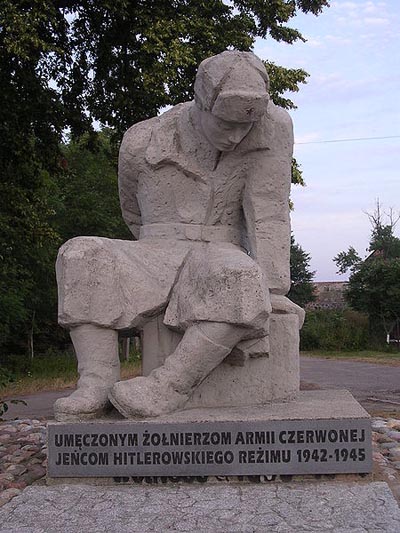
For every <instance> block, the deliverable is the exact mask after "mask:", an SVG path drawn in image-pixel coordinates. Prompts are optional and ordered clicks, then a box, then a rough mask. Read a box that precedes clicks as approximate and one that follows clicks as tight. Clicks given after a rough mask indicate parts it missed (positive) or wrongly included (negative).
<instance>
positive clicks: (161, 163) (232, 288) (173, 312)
mask: <svg viewBox="0 0 400 533" xmlns="http://www.w3.org/2000/svg"><path fill="white" fill-rule="evenodd" d="M268 89H269V79H268V75H267V73H266V70H265V68H264V65H263V63H262V62H261V60H260V59H258V58H257V57H256V56H255V55H254V54H252V53H251V52H238V51H226V52H223V53H222V54H219V55H217V56H214V57H210V58H208V59H206V60H205V61H203V62H202V63H201V65H200V67H199V69H198V73H197V76H196V81H195V86H194V92H195V99H194V101H192V102H186V103H183V104H179V105H177V106H175V107H173V108H172V109H170V110H169V111H167V112H165V113H164V114H162V115H160V116H158V117H155V118H152V119H150V120H146V121H144V122H140V123H138V124H135V125H134V126H132V127H131V128H130V129H129V130H128V131H127V133H126V134H125V136H124V138H123V141H122V145H121V149H120V159H119V190H120V200H121V206H122V212H123V216H124V219H125V221H126V222H127V224H128V226H129V227H130V229H131V231H132V233H133V235H134V236H135V237H136V239H137V240H136V241H124V240H116V239H105V238H99V237H77V238H74V239H71V240H70V241H68V242H67V243H65V244H64V245H63V246H62V248H61V249H60V252H59V256H58V260H57V279H58V286H59V323H60V324H61V325H62V326H63V327H66V328H68V329H69V331H70V334H71V338H72V342H73V344H74V348H75V351H76V355H77V359H78V369H79V374H80V379H79V382H78V388H77V390H76V391H75V392H73V393H72V394H71V395H70V396H69V397H68V398H61V399H59V400H57V402H56V404H55V414H56V418H57V419H58V420H64V421H68V420H70V421H73V420H81V419H87V418H94V417H97V416H100V415H101V414H102V413H103V412H104V411H105V410H106V409H107V408H108V407H109V406H110V402H111V403H112V404H113V405H114V406H115V407H116V408H117V409H118V410H119V411H120V412H121V413H122V414H123V415H124V416H125V417H155V416H159V415H161V414H165V413H169V412H172V411H175V410H178V409H182V408H184V407H185V404H186V403H187V402H188V400H189V398H190V397H191V395H192V394H193V392H194V390H195V389H196V388H197V387H198V386H199V385H200V384H201V383H202V381H203V380H205V378H206V377H207V376H208V375H209V374H210V373H211V372H212V371H213V370H214V369H215V368H216V367H217V366H218V365H220V364H221V363H222V362H223V361H224V360H225V359H226V358H227V357H228V356H229V354H230V353H231V352H232V350H234V349H236V348H237V347H239V348H240V346H241V344H243V343H246V342H247V344H248V345H250V346H252V345H255V344H257V342H258V340H260V342H261V341H262V342H264V344H265V345H267V343H268V335H269V317H270V314H271V312H272V311H274V312H276V313H281V314H285V313H286V314H293V313H294V314H297V315H298V316H299V321H298V322H299V325H300V326H301V323H302V320H303V318H304V313H303V311H302V310H301V309H300V308H299V307H297V306H296V305H295V304H293V303H292V302H291V301H290V300H288V299H287V298H286V296H285V295H286V294H287V292H288V290H289V287H290V273H289V253H290V222H289V190H290V177H291V158H292V148H293V133H292V124H291V120H290V117H289V115H288V114H287V112H286V111H284V110H283V109H281V108H279V107H277V106H275V105H274V104H273V103H272V102H271V101H270V98H269V94H268ZM160 315H161V316H162V317H163V323H164V324H165V326H167V327H168V328H170V329H171V330H174V331H178V332H180V333H181V334H182V338H181V340H180V342H179V343H178V345H177V346H176V349H175V350H174V351H173V352H172V353H171V354H170V355H169V356H168V357H167V358H166V359H165V361H164V363H163V364H162V365H161V366H159V367H158V368H155V369H154V370H153V371H152V372H150V374H149V375H148V376H146V377H144V376H142V377H136V378H133V379H129V380H126V381H120V373H119V372H120V370H119V366H120V365H119V356H118V335H119V334H121V333H126V332H132V331H133V332H138V331H140V330H142V329H143V327H144V325H145V324H146V323H148V321H149V320H152V319H154V317H156V316H160ZM249 341H251V342H250V343H249Z"/></svg>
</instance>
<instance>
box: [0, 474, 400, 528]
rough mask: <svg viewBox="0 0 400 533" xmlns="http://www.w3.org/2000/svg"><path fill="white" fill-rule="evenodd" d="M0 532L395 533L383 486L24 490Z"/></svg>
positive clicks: (2, 516)
mask: <svg viewBox="0 0 400 533" xmlns="http://www.w3.org/2000/svg"><path fill="white" fill-rule="evenodd" d="M0 524H2V525H1V526H0V532H1V533H6V532H7V533H20V532H21V531H26V532H27V533H53V532H54V533H56V532H57V533H58V532H59V531H63V532H64V533H74V532H77V533H78V532H79V533H81V532H89V531H96V532H107V533H108V531H114V532H116V533H118V532H128V531H129V532H148V531H149V532H150V531H153V532H165V531H183V532H193V531H196V532H209V531H221V532H226V531H229V532H246V533H250V532H261V531H276V532H278V531H279V532H298V531H315V532H317V531H318V532H320V531H332V532H335V533H349V532H352V533H353V532H356V533H362V532H371V531H374V532H378V531H382V532H386V533H397V532H398V531H399V529H400V510H399V508H398V506H397V504H396V502H395V500H394V499H393V496H392V495H391V493H390V490H389V488H388V487H387V485H386V484H385V483H367V484H363V483H318V484H316V483H304V484H288V485H285V484H278V485H247V486H238V485H224V486H221V485H214V486H213V485H207V486H204V485H203V486H170V487H161V488H159V487H148V488H146V487H121V488H112V487H93V486H85V485H75V486H73V485H72V486H59V487H29V488H28V489H26V490H25V491H24V492H23V493H22V494H21V495H19V496H17V497H16V498H14V499H13V500H12V501H11V502H10V503H9V504H7V505H5V506H4V507H3V508H2V509H1V510H0Z"/></svg>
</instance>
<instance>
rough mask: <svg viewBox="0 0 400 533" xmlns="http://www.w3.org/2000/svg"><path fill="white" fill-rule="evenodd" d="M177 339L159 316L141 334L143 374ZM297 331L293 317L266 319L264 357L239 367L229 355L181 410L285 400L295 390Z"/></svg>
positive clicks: (152, 366)
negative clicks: (267, 347) (267, 334)
mask: <svg viewBox="0 0 400 533" xmlns="http://www.w3.org/2000/svg"><path fill="white" fill-rule="evenodd" d="M180 339H181V336H180V335H179V334H178V333H176V332H174V331H172V330H170V329H168V328H166V327H165V326H164V324H163V323H162V317H157V318H155V319H153V321H151V322H150V323H149V324H147V325H146V326H145V328H144V333H143V341H144V342H143V369H142V370H143V375H145V376H147V375H148V374H149V373H150V372H151V371H152V370H153V369H154V368H156V367H158V366H160V365H162V364H163V362H164V360H165V358H166V357H167V356H168V355H169V354H170V353H172V352H173V350H174V349H175V347H176V346H177V344H178V343H179V341H180ZM298 346H299V328H298V317H297V315H275V314H273V315H272V316H271V319H270V351H269V355H268V356H267V357H264V356H263V357H257V358H253V357H249V358H247V359H245V360H243V361H242V362H241V364H240V365H237V364H231V362H230V358H229V356H228V357H227V359H226V361H225V362H223V363H222V364H220V365H219V366H218V367H217V368H216V369H215V370H214V371H213V372H211V374H210V375H209V376H208V377H207V378H206V379H205V380H204V381H203V382H202V383H201V384H200V386H199V387H198V388H197V389H196V390H195V392H194V394H193V396H192V398H191V399H190V400H189V402H188V403H187V404H186V406H185V409H192V408H196V407H214V406H216V405H218V406H220V407H235V406H248V405H260V404H265V403H266V402H269V401H272V400H274V401H276V400H289V399H292V398H294V396H295V394H296V393H297V392H298V391H299V385H300V368H299V349H298Z"/></svg>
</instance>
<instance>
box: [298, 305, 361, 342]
mask: <svg viewBox="0 0 400 533" xmlns="http://www.w3.org/2000/svg"><path fill="white" fill-rule="evenodd" d="M368 346H369V328H368V317H367V316H366V315H364V314H362V313H359V312H357V311H353V310H351V309H345V310H342V311H338V310H315V311H308V312H307V314H306V320H305V322H304V326H303V329H302V331H301V334H300V349H301V350H347V351H351V350H363V349H366V348H368Z"/></svg>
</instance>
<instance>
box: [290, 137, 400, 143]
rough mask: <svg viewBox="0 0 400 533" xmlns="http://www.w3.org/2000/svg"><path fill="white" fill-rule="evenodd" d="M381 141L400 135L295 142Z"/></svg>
mask: <svg viewBox="0 0 400 533" xmlns="http://www.w3.org/2000/svg"><path fill="white" fill-rule="evenodd" d="M381 139H400V135H386V136H385V137H354V138H352V139H331V140H327V141H306V142H295V143H294V144H325V143H348V142H354V141H377V140H381Z"/></svg>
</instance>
